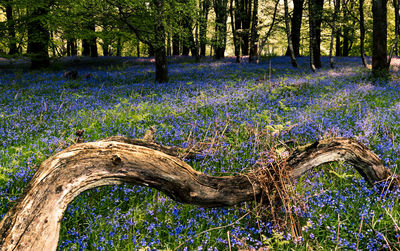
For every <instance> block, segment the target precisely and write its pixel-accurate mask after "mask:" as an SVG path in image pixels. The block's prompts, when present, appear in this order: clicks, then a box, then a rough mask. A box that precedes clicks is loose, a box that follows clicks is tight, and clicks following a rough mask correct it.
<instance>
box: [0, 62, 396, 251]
mask: <svg viewBox="0 0 400 251" xmlns="http://www.w3.org/2000/svg"><path fill="white" fill-rule="evenodd" d="M122 60H124V63H123V66H121V67H114V68H112V67H109V68H92V69H91V68H80V69H79V70H78V73H79V75H81V76H83V75H84V74H86V73H88V72H90V73H91V74H92V76H93V77H92V78H91V79H89V80H86V79H84V78H81V79H78V80H66V79H64V78H63V72H61V71H60V72H44V73H24V72H16V73H6V74H2V75H1V76H0V83H1V84H0V91H1V94H0V218H2V217H3V216H4V214H5V213H6V212H7V210H8V209H9V208H10V206H11V205H12V204H13V202H14V201H15V200H16V199H17V198H18V196H19V195H20V194H21V192H22V190H23V188H24V187H25V186H26V184H27V182H28V181H29V179H30V178H31V176H32V175H33V173H34V171H35V169H36V168H37V166H38V165H39V164H40V163H41V162H42V161H43V160H45V159H46V158H48V157H49V156H50V155H52V154H54V153H55V152H59V151H61V150H62V149H64V148H66V147H67V146H69V145H71V144H74V143H75V131H76V130H77V129H84V130H85V134H84V140H85V141H94V140H98V139H101V138H104V137H108V136H112V135H124V136H128V137H133V138H137V137H142V136H143V135H144V132H145V131H146V129H147V128H148V127H149V126H153V125H154V126H156V128H157V135H156V141H157V142H160V143H161V144H164V145H175V146H182V147H191V146H193V145H196V144H202V145H205V146H208V147H209V148H208V149H206V150H205V151H204V156H199V158H198V159H197V160H193V161H191V162H190V164H191V165H192V166H193V167H194V168H195V169H197V170H200V171H202V172H205V173H207V174H210V175H231V174H234V173H237V172H243V171H246V170H249V169H251V168H253V167H254V166H255V165H256V163H258V161H259V160H260V157H261V156H263V154H265V152H267V151H268V150H269V149H265V148H267V147H275V146H276V145H277V144H278V143H279V142H288V141H291V142H293V144H294V145H295V146H296V145H299V144H304V143H309V142H312V141H314V140H317V139H322V138H325V137H332V136H343V137H353V138H357V139H358V140H360V141H362V142H363V143H364V144H366V145H367V146H368V147H370V148H371V149H372V150H373V151H375V152H376V153H377V154H378V155H379V156H380V157H381V158H382V160H383V162H384V163H385V165H386V166H387V167H389V168H392V169H393V170H396V169H397V168H398V165H399V164H400V160H399V157H398V156H400V138H399V137H400V135H399V132H400V122H399V121H400V105H399V104H400V96H399V93H400V85H398V84H397V83H396V81H392V82H389V83H387V84H386V85H382V84H380V85H375V84H374V83H372V82H370V81H369V80H368V79H367V78H366V74H367V71H366V70H364V69H362V68H361V61H360V59H359V58H340V59H337V60H336V66H337V68H336V69H334V70H331V69H327V68H324V69H322V70H320V71H318V72H317V73H311V72H310V71H309V69H308V62H307V59H306V58H300V59H299V63H300V67H299V69H295V68H292V67H290V61H289V59H288V58H287V57H280V58H272V59H268V60H266V61H262V63H261V64H249V63H247V62H243V63H241V64H235V63H234V59H233V58H228V59H225V60H223V61H212V60H211V59H205V60H204V61H202V62H199V63H196V62H194V61H193V60H192V59H190V58H179V57H178V58H171V59H170V61H171V63H170V64H169V72H170V79H171V82H170V83H168V84H155V83H154V82H153V77H154V76H153V74H154V66H153V64H152V62H151V59H146V58H139V59H135V58H127V59H122ZM396 60H398V59H396ZM396 60H395V61H396ZM395 61H393V62H395ZM270 63H271V68H269V65H270ZM323 63H324V65H328V59H327V58H324V59H323ZM393 74H394V79H395V77H396V76H397V75H398V73H397V72H393ZM397 77H398V76H397ZM283 154H286V152H285V151H284V152H283ZM271 161H272V160H271ZM297 185H298V189H297V190H296V191H297V192H298V194H299V196H300V198H301V199H302V203H304V204H305V205H306V207H304V208H303V207H298V208H293V210H294V211H295V212H296V215H297V216H298V222H299V226H300V229H301V233H299V234H300V238H294V237H293V236H292V235H291V233H290V230H289V229H286V230H285V229H283V230H282V229H279V228H278V227H277V226H275V225H274V223H273V222H272V221H271V220H270V219H268V217H263V216H262V215H261V216H256V215H255V214H254V213H248V212H251V210H252V209H251V208H252V206H254V205H252V203H249V204H243V205H240V206H237V207H233V208H217V209H204V208H197V207H194V206H188V205H182V204H179V203H176V202H174V201H172V200H171V199H169V198H167V197H166V196H165V195H163V194H161V193H159V192H157V191H154V190H151V189H147V188H142V187H137V186H133V185H122V186H112V187H103V188H97V189H94V190H91V191H87V192H84V193H82V194H81V195H80V196H78V197H77V198H76V199H75V200H74V202H73V203H71V205H70V206H69V207H68V209H67V211H66V213H65V215H64V218H63V223H62V229H61V239H60V242H59V248H60V249H67V250H70V249H72V250H78V249H90V250H129V249H133V250H135V249H142V248H149V249H174V248H176V247H179V248H180V249H182V250H184V249H188V250H193V249H199V250H204V249H209V250H221V249H225V248H226V247H227V245H228V243H230V244H231V245H232V246H234V247H237V248H243V249H250V248H261V247H270V248H275V249H279V248H282V247H292V248H299V247H306V246H311V247H313V248H316V249H318V248H327V249H329V248H332V249H334V248H336V247H339V248H343V249H353V250H355V249H360V250H364V249H369V250H377V249H380V248H381V247H384V246H385V245H386V246H387V247H389V246H390V247H392V248H393V247H395V246H396V245H397V246H398V245H399V242H400V241H399V238H400V236H399V234H400V230H399V229H398V222H399V218H400V212H399V208H400V205H399V198H400V194H399V191H385V193H382V192H381V190H380V189H379V187H371V186H369V185H368V184H366V183H365V182H364V180H363V179H362V178H361V177H360V176H359V175H358V174H357V173H355V172H354V171H353V170H352V168H351V167H349V166H347V165H342V164H334V165H328V166H325V167H322V168H320V169H318V170H316V171H315V172H313V173H310V174H309V175H307V176H306V177H304V178H303V179H301V180H300V181H298V184H297ZM247 213H248V214H247ZM246 214H247V215H246ZM264 214H265V215H267V213H266V212H265V213H264ZM265 215H264V216H265ZM242 216H244V217H242ZM396 222H397V225H396ZM228 231H229V234H227V233H228Z"/></svg>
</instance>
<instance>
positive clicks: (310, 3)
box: [308, 0, 316, 72]
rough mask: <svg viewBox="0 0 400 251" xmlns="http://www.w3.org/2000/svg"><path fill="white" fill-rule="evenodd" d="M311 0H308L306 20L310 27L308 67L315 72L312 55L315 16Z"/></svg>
mask: <svg viewBox="0 0 400 251" xmlns="http://www.w3.org/2000/svg"><path fill="white" fill-rule="evenodd" d="M312 1H313V0H308V20H309V23H310V24H309V28H310V36H309V37H310V68H311V70H312V71H313V72H315V62H314V60H315V57H314V44H315V43H316V41H315V18H314V16H313V15H314V12H313V10H312V7H313V6H312V5H313V4H312Z"/></svg>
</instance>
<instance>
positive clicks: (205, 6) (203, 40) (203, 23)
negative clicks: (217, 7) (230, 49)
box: [199, 0, 211, 57]
mask: <svg viewBox="0 0 400 251" xmlns="http://www.w3.org/2000/svg"><path fill="white" fill-rule="evenodd" d="M200 5H201V16H200V31H199V36H200V56H202V57H205V56H206V44H207V23H208V12H209V11H210V5H211V3H210V0H203V1H202V2H201V3H200Z"/></svg>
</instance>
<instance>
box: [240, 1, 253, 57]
mask: <svg viewBox="0 0 400 251" xmlns="http://www.w3.org/2000/svg"><path fill="white" fill-rule="evenodd" d="M251 5H252V0H240V10H241V11H240V17H241V25H242V33H241V43H242V54H243V55H249V35H250V32H249V31H250V24H251Z"/></svg>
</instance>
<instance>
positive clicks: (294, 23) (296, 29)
mask: <svg viewBox="0 0 400 251" xmlns="http://www.w3.org/2000/svg"><path fill="white" fill-rule="evenodd" d="M303 6H304V0H294V1H293V16H292V18H291V26H290V27H291V37H292V45H293V51H294V55H295V56H296V57H298V56H300V31H301V22H302V20H303V9H304V8H303ZM286 56H290V51H289V46H288V48H287V50H286Z"/></svg>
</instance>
